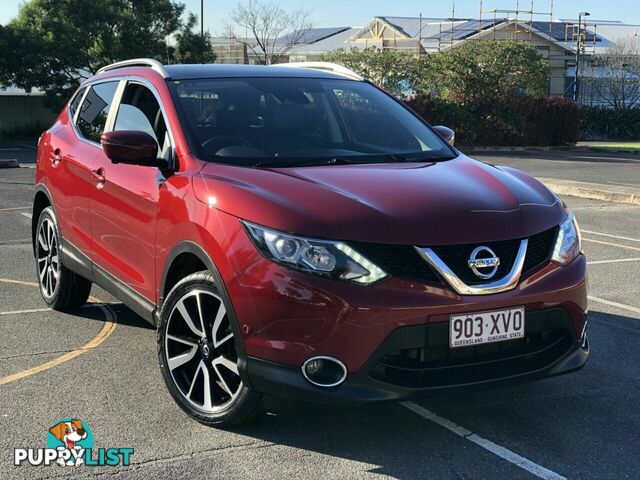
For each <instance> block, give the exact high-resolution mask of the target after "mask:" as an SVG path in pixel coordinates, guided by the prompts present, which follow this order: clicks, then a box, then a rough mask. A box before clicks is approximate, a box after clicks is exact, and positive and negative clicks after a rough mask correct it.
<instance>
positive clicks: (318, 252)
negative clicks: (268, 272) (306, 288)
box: [242, 221, 387, 285]
mask: <svg viewBox="0 0 640 480" xmlns="http://www.w3.org/2000/svg"><path fill="white" fill-rule="evenodd" d="M242 223H243V225H244V226H245V227H246V229H247V232H248V233H249V236H250V237H251V239H252V240H253V242H254V244H255V245H256V247H257V248H258V250H259V251H260V253H262V255H264V256H265V257H267V258H268V259H270V260H272V261H274V262H276V263H279V264H282V265H285V266H287V267H289V268H293V269H295V270H301V271H303V272H307V273H314V274H316V275H323V276H327V277H331V278H334V279H337V280H345V281H348V282H353V283H358V284H361V285H371V284H372V283H375V282H378V281H380V280H382V279H383V278H385V277H387V274H386V273H385V272H384V271H383V270H382V269H381V268H380V267H378V266H377V265H376V264H374V263H373V262H371V261H370V260H368V259H367V258H365V257H364V256H362V255H360V254H359V253H358V252H356V251H355V250H354V249H352V248H351V247H349V246H348V245H346V244H345V243H342V242H332V241H329V240H315V239H312V238H305V237H298V236H294V235H289V234H287V233H282V232H278V231H276V230H271V229H268V228H265V227H261V226H258V225H255V224H253V223H249V222H245V221H242Z"/></svg>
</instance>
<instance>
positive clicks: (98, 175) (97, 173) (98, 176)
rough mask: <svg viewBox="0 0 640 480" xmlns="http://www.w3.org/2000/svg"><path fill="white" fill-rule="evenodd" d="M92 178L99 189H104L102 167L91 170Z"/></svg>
mask: <svg viewBox="0 0 640 480" xmlns="http://www.w3.org/2000/svg"><path fill="white" fill-rule="evenodd" d="M91 176H92V177H93V178H94V179H95V181H96V187H97V188H103V187H104V182H105V178H104V168H102V167H100V168H98V169H94V170H91Z"/></svg>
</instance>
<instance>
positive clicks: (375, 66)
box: [324, 47, 429, 96]
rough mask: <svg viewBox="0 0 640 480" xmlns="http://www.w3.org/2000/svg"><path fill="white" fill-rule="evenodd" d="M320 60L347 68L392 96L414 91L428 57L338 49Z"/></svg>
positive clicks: (388, 51) (378, 50)
mask: <svg viewBox="0 0 640 480" xmlns="http://www.w3.org/2000/svg"><path fill="white" fill-rule="evenodd" d="M324 59H325V60H327V61H328V62H334V63H338V64H340V65H343V66H345V67H347V68H350V69H351V70H353V71H354V72H356V73H358V74H360V75H362V76H363V77H365V78H367V79H369V80H371V81H372V82H373V83H375V84H376V85H379V86H381V87H382V88H384V89H385V90H387V91H388V92H390V93H392V94H394V95H396V96H403V95H406V94H408V93H412V92H413V91H414V90H415V86H416V84H417V83H418V81H419V79H420V78H421V76H422V75H423V74H424V72H425V70H426V68H427V67H428V61H429V58H428V57H418V56H416V55H414V54H412V53H409V52H396V51H393V50H381V49H379V48H377V47H369V48H365V49H362V50H360V49H357V48H352V49H350V50H345V49H343V48H341V49H338V50H334V51H333V52H330V53H329V54H327V55H325V57H324Z"/></svg>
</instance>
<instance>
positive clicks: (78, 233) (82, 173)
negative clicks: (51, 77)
mask: <svg viewBox="0 0 640 480" xmlns="http://www.w3.org/2000/svg"><path fill="white" fill-rule="evenodd" d="M118 83H119V82H118V81H109V82H103V83H99V84H94V85H91V86H89V87H84V88H82V89H80V90H79V91H78V94H76V96H75V97H74V99H73V100H72V102H71V103H70V105H69V110H68V112H67V120H66V121H67V122H68V124H67V125H65V127H64V128H62V129H60V130H58V131H56V132H55V133H54V134H53V135H52V137H51V147H50V152H51V153H50V158H48V159H47V160H48V161H50V162H51V164H50V166H49V168H47V173H46V175H47V186H48V188H49V191H50V193H51V196H52V197H53V202H54V205H55V208H56V216H57V219H58V228H59V229H60V233H61V235H62V237H63V240H64V247H65V250H66V251H68V252H69V254H74V253H78V252H79V253H81V254H84V256H86V258H87V259H88V258H89V257H90V253H91V223H90V215H89V199H90V196H91V192H92V184H91V173H90V167H91V163H92V162H93V160H94V159H95V157H96V156H97V155H98V154H99V153H100V152H101V151H102V149H101V148H100V144H99V137H100V134H101V133H102V131H103V130H104V128H105V125H106V121H107V116H108V115H109V111H110V106H111V104H112V102H113V98H114V95H115V92H116V89H117V87H118ZM73 247H75V248H73ZM82 263H85V262H82ZM89 274H90V272H89Z"/></svg>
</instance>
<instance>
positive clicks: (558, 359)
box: [245, 308, 589, 405]
mask: <svg viewBox="0 0 640 480" xmlns="http://www.w3.org/2000/svg"><path fill="white" fill-rule="evenodd" d="M447 333H448V325H447V324H446V323H440V324H431V325H416V326H411V327H402V328H399V329H397V330H395V331H394V332H393V333H392V334H391V335H389V337H388V338H387V339H386V340H385V341H384V342H383V343H382V345H381V346H380V347H379V348H378V349H377V350H376V352H375V353H374V354H373V355H372V357H371V358H370V359H369V361H367V363H366V364H365V365H364V366H363V368H361V369H360V370H359V371H358V372H355V373H352V374H349V375H348V376H347V379H346V380H345V382H344V383H342V384H341V385H339V386H337V387H332V388H321V387H316V386H314V385H312V384H310V383H309V382H307V381H306V380H305V379H304V377H303V376H302V373H301V370H300V368H296V367H292V366H289V365H284V364H280V363H275V362H271V361H268V360H262V359H258V358H254V357H248V358H247V363H246V366H245V368H246V375H247V379H248V381H249V382H250V384H251V386H252V387H253V388H255V389H256V390H258V391H260V392H263V393H268V394H272V395H276V396H280V397H286V398H291V399H295V400H301V401H309V402H320V403H332V404H342V405H358V404H362V403H365V402H371V401H389V400H394V401H397V400H407V399H413V398H421V397H426V396H429V395H430V394H433V393H437V392H440V393H442V392H446V391H460V390H465V389H478V388H490V387H495V386H503V385H508V384H513V383H521V382H528V381H533V380H539V379H543V378H547V377H552V376H556V375H561V374H565V373H569V372H572V371H575V370H578V369H580V368H582V367H583V366H584V365H585V363H586V361H587V358H588V356H589V343H588V340H587V337H586V333H585V332H583V334H582V338H578V337H577V336H576V334H575V329H574V328H573V325H572V323H571V320H570V318H569V315H568V314H567V312H566V311H565V310H564V309H561V308H553V309H546V310H541V311H537V312H532V313H528V314H527V315H526V324H525V340H522V341H519V342H520V344H519V345H518V344H515V343H514V342H503V343H502V344H490V345H486V346H482V347H481V348H485V351H483V352H478V351H477V350H478V347H469V348H465V349H461V350H462V352H461V351H454V353H453V354H451V353H446V354H445V356H446V357H447V358H437V357H438V352H443V351H447V352H449V350H448V347H447V341H448V337H447ZM545 336H546V338H543V337H545ZM527 344H528V345H527ZM505 345H507V347H505ZM509 345H510V346H509ZM443 348H444V350H443ZM491 350H493V351H491ZM398 351H404V352H411V355H409V356H408V358H405V360H409V361H407V362H404V363H403V362H402V360H398V358H397V352H398ZM414 352H416V355H413V353H414ZM452 356H453V357H455V358H451V357H452ZM394 358H395V359H396V361H395V363H394V360H393V359H394Z"/></svg>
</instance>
